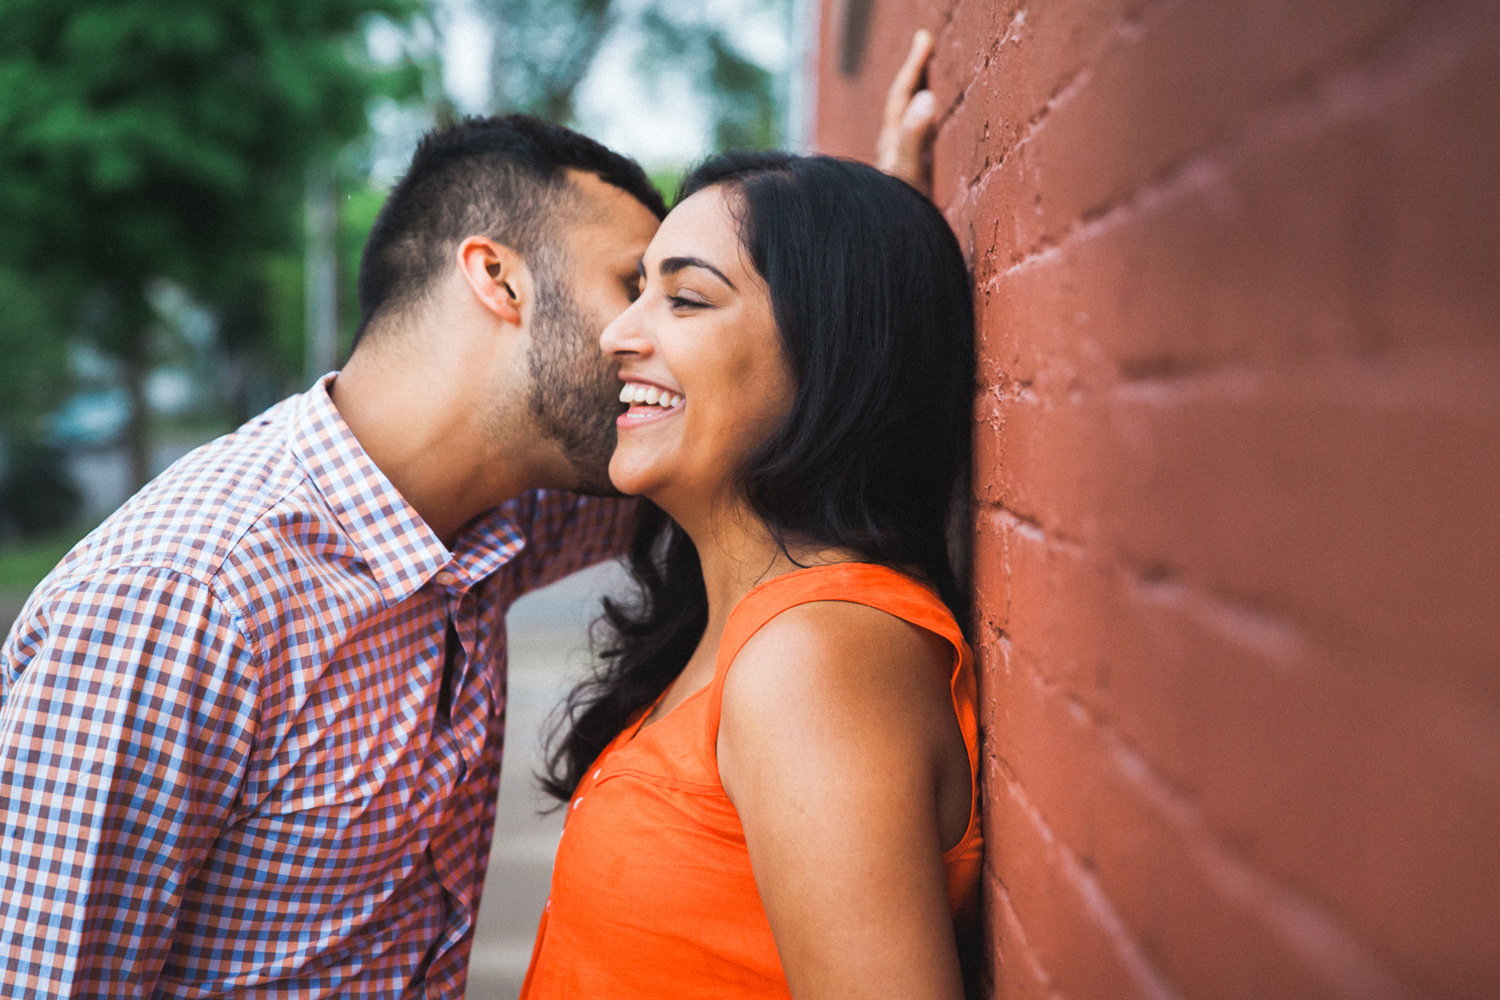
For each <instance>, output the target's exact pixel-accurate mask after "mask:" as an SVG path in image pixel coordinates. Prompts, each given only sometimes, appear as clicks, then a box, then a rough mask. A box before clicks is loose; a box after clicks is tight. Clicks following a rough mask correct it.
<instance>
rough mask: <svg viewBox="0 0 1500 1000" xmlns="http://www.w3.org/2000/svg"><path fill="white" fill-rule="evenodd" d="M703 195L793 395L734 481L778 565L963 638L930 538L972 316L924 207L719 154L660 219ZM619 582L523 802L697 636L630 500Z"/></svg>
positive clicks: (858, 177) (582, 759)
mask: <svg viewBox="0 0 1500 1000" xmlns="http://www.w3.org/2000/svg"><path fill="white" fill-rule="evenodd" d="M710 187H723V188H725V189H726V190H727V191H728V192H729V193H730V195H731V199H730V201H731V204H732V205H733V206H734V209H735V212H736V217H737V222H738V226H739V238H740V243H741V245H742V246H743V247H744V249H745V251H746V253H747V256H748V258H749V260H750V261H751V262H752V263H753V264H754V266H755V269H756V271H757V272H759V274H760V276H761V277H762V279H764V281H765V283H766V287H767V288H768V289H769V292H770V300H771V309H772V314H773V316H774V318H775V321H776V330H777V333H778V334H779V336H780V340H781V348H782V350H783V352H785V355H786V358H787V361H788V363H789V366H790V368H791V371H792V374H793V377H794V381H795V384H796V389H795V393H794V396H793V399H792V403H791V407H790V409H789V412H788V413H787V415H786V417H785V419H784V420H783V421H782V422H781V425H780V426H779V427H778V428H777V429H776V431H775V432H774V433H772V434H771V435H770V437H768V438H767V439H766V440H765V441H764V442H763V443H762V444H761V445H760V446H759V447H758V448H757V449H755V450H754V451H753V452H752V453H751V454H750V455H749V456H748V458H747V460H746V461H745V463H744V465H743V467H742V469H741V470H740V483H741V484H742V487H743V490H744V494H745V497H746V498H747V499H748V501H749V504H750V507H751V509H752V510H754V512H755V513H756V514H757V515H759V517H760V518H761V519H762V520H763V521H764V522H765V524H766V526H767V527H768V528H769V529H770V530H771V532H772V533H773V534H774V536H775V537H776V538H777V539H778V540H779V541H780V542H781V544H782V547H783V549H784V550H785V548H786V546H787V544H788V542H795V543H797V544H804V545H805V544H809V543H811V544H814V545H817V546H826V547H837V548H842V549H849V550H852V551H854V552H857V553H858V554H859V556H860V558H861V559H864V560H866V561H869V562H872V563H880V564H883V565H886V566H890V567H893V568H899V569H902V570H903V571H906V572H914V573H916V574H917V575H920V576H921V577H923V578H925V580H926V581H927V582H928V583H930V584H931V585H932V586H933V587H934V588H935V589H936V590H937V592H938V593H939V594H940V595H941V596H942V598H943V600H944V601H945V602H947V604H948V606H949V608H951V609H952V610H953V611H954V613H955V615H956V616H957V617H959V619H960V620H962V618H963V614H962V611H961V606H962V597H961V594H960V591H959V586H958V583H957V581H956V579H955V576H954V571H953V567H952V564H951V562H950V559H949V552H948V546H947V535H946V528H947V523H948V519H949V515H950V511H952V510H954V509H955V504H954V497H955V489H956V487H957V485H958V483H959V481H960V479H961V477H962V473H963V472H964V471H965V470H966V469H967V465H968V457H969V427H970V414H971V407H972V399H973V384H974V344H973V340H974V308H973V302H972V299H971V296H970V281H969V276H968V272H967V269H966V267H965V264H964V259H963V254H962V252H961V251H960V250H959V246H958V241H957V240H956V239H954V236H953V233H952V231H951V230H950V229H949V228H948V225H947V223H946V221H945V220H944V219H943V216H942V214H941V213H940V212H938V210H937V209H936V208H935V207H934V206H933V205H932V203H931V202H930V201H928V200H927V199H926V198H924V197H923V196H922V195H921V194H919V193H918V192H917V191H916V190H915V189H913V188H912V187H910V186H908V185H907V184H905V183H903V182H901V181H899V180H896V179H894V178H892V177H888V176H886V175H885V174H882V173H881V172H880V171H878V170H876V169H875V168H873V167H869V166H865V165H864V164H861V163H854V162H850V161H846V160H839V159H834V158H832V157H827V156H796V155H792V154H788V153H729V154H724V155H721V156H715V157H713V158H711V159H709V160H707V161H706V162H704V163H703V164H702V165H700V166H699V167H697V168H696V169H695V170H694V171H693V172H692V173H691V174H689V175H688V177H687V178H686V179H685V180H684V181H683V184H682V189H681V192H680V194H679V196H678V201H679V203H680V202H681V201H682V200H683V199H686V198H688V197H690V196H691V195H693V194H694V193H696V192H698V191H701V190H704V189H705V188H710ZM628 567H629V570H630V573H631V575H632V576H633V578H634V581H635V583H636V585H637V590H636V593H635V595H634V596H633V597H632V598H629V599H625V600H615V599H611V598H606V599H605V601H604V613H603V615H602V617H601V618H600V619H599V621H598V622H596V623H595V639H596V651H597V653H598V656H599V666H598V668H597V669H596V671H595V673H594V675H593V676H592V677H590V678H589V679H587V680H585V681H584V682H583V683H581V684H580V685H579V686H578V687H577V688H575V689H574V690H573V692H572V693H571V694H570V695H569V697H568V699H567V701H566V703H565V704H564V706H563V709H562V712H561V717H560V718H559V720H558V722H557V725H556V726H555V727H554V729H553V732H552V735H551V738H550V740H549V748H548V755H547V771H546V774H545V775H544V776H543V777H542V784H543V787H544V788H545V789H546V790H547V791H548V792H549V793H551V794H552V795H554V796H556V797H557V798H559V799H562V800H567V799H568V798H569V797H570V796H571V795H572V793H573V791H574V789H575V788H576V787H577V786H578V782H579V780H580V779H581V778H582V777H583V775H584V774H585V773H586V772H587V770H588V768H589V766H590V765H591V764H592V763H593V762H594V760H595V759H596V758H597V757H598V755H599V753H600V752H601V751H603V749H604V748H605V746H607V745H608V744H609V742H610V741H611V740H613V739H614V738H615V737H616V736H617V735H619V733H620V732H621V731H622V730H623V729H624V728H625V726H626V724H627V723H628V722H629V720H630V719H631V717H632V716H633V715H635V714H636V713H637V712H639V711H640V710H641V709H643V708H645V707H646V706H647V705H649V704H651V702H652V701H654V700H655V699H656V697H657V696H658V695H659V694H661V692H662V691H664V690H665V689H666V688H667V686H668V685H669V684H671V682H672V681H673V680H674V679H675V678H676V677H677V675H678V674H679V673H681V671H682V668H683V667H684V666H685V665H686V664H687V661H688V658H689V657H690V656H691V655H692V653H693V650H694V649H695V648H696V647H697V645H698V642H699V640H700V639H701V638H702V637H703V630H704V628H705V627H706V625H707V622H708V598H707V595H706V593H705V591H704V585H703V573H702V569H701V567H700V565H699V562H698V553H697V550H696V549H695V548H694V547H693V543H692V542H691V541H690V540H689V539H688V537H687V535H686V534H685V533H684V532H683V531H682V530H681V529H680V528H679V527H678V526H677V525H676V523H675V522H673V521H672V519H671V518H669V517H668V516H667V515H666V514H665V513H663V512H662V510H661V509H660V508H659V507H656V506H655V505H654V504H651V503H649V502H644V501H643V502H642V509H641V512H640V520H639V523H638V525H637V528H636V534H635V538H634V541H633V543H632V545H631V548H630V552H629V556H628Z"/></svg>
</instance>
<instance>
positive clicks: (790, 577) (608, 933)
mask: <svg viewBox="0 0 1500 1000" xmlns="http://www.w3.org/2000/svg"><path fill="white" fill-rule="evenodd" d="M813 601H847V602H850V603H854V604H864V605H868V606H870V607H872V608H878V609H880V610H882V611H885V612H887V613H888V614H891V615H894V616H896V617H898V618H901V619H904V620H905V621H908V622H911V623H912V624H914V625H917V626H919V627H921V628H924V629H927V630H928V631H930V632H933V633H936V634H937V635H940V636H942V637H943V638H945V639H947V640H948V641H949V642H950V643H952V644H953V677H952V682H951V689H952V693H953V709H954V712H955V713H956V714H957V716H958V722H959V727H960V728H961V729H962V731H963V737H964V743H965V744H966V745H967V747H968V751H969V773H970V775H971V780H972V776H974V775H977V774H978V753H979V744H978V726H977V720H976V716H975V689H974V669H973V656H972V654H971V652H970V650H969V647H968V645H967V644H966V643H965V642H964V639H963V635H962V633H961V632H960V631H959V628H958V625H957V623H956V622H955V621H954V620H953V616H952V615H951V614H950V613H949V611H948V609H947V607H946V606H945V605H944V604H943V602H942V601H941V600H939V598H938V596H937V595H936V593H934V592H933V591H932V590H931V589H929V588H928V587H926V586H924V585H923V584H921V583H918V582H917V581H916V580H913V579H912V578H910V577H908V576H905V575H903V574H901V573H897V572H895V571H894V570H890V569H886V568H885V567H883V566H875V565H871V564H868V563H838V564H835V565H831V566H817V567H811V568H808V569H803V570H795V571H793V572H791V573H787V574H784V575H782V576H779V577H776V578H774V579H772V580H768V581H767V582H765V583H763V584H761V585H760V586H759V587H756V588H755V589H754V590H752V591H750V592H749V593H748V594H746V595H745V597H744V598H743V599H742V600H741V601H740V602H739V604H737V605H736V606H735V608H734V610H733V612H732V613H731V614H730V617H729V621H728V623H727V624H726V626H725V628H724V638H723V641H722V642H721V643H720V646H719V655H718V660H717V663H716V664H715V669H714V676H713V679H712V680H711V681H710V682H709V683H708V684H707V685H706V686H705V687H703V688H700V689H699V690H698V691H696V692H694V693H693V694H691V695H689V696H688V697H687V698H686V699H685V700H684V701H683V702H681V703H680V704H679V705H678V706H677V707H676V708H674V709H673V710H672V711H670V712H668V713H667V714H666V715H664V716H662V717H661V718H659V719H657V720H656V721H655V722H653V723H652V724H651V725H649V726H646V727H644V728H642V723H643V721H644V719H645V716H646V715H647V714H649V710H647V711H643V712H641V713H640V716H639V717H638V718H636V719H635V720H634V721H633V722H632V723H631V725H629V726H627V727H626V728H625V731H624V732H622V733H621V734H620V735H619V736H617V737H616V738H615V740H614V742H612V743H611V744H610V745H609V746H608V747H606V748H605V750H604V752H603V753H601V754H600V755H599V759H598V760H597V761H595V762H594V765H593V766H592V767H590V768H589V771H588V774H587V775H585V777H584V779H583V781H582V782H580V783H579V785H578V789H577V791H576V792H574V795H573V801H572V802H571V803H570V804H569V807H568V820H567V824H566V828H565V829H564V831H563V835H562V840H561V842H560V843H559V845H558V850H557V860H556V863H555V864H554V867H553V871H552V895H551V898H550V899H549V900H548V902H547V908H546V912H544V913H543V914H542V921H541V926H540V927H539V928H538V929H537V938H536V944H535V946H534V947H533V949H532V954H531V966H530V968H529V969H528V970H527V973H526V982H525V985H524V986H523V987H522V988H521V998H522V1000H558V998H575V997H576V998H589V1000H604V998H608V1000H636V998H640V1000H648V998H649V1000H660V998H662V997H673V998H692V997H705V998H707V997H714V998H730V997H752V996H753V997H789V996H790V993H789V992H788V990H787V983H786V975H785V974H784V973H783V972H782V968H781V960H780V959H779V957H778V956H777V953H776V942H775V941H774V940H773V939H772V936H771V927H770V924H769V923H768V922H767V920H766V915H765V911H764V909H763V908H762V906H761V901H760V895H759V893H758V892H757V891H756V888H755V879H754V876H753V875H752V874H751V871H750V855H749V852H748V851H747V850H746V848H745V835H744V831H743V830H742V829H741V827H740V820H739V815H738V814H737V813H736V812H735V809H734V805H733V804H732V803H731V802H730V801H729V798H728V797H727V796H726V795H725V793H724V788H723V786H722V785H721V784H720V783H719V771H718V763H717V758H716V750H715V747H716V744H717V740H718V733H719V712H720V705H721V700H722V697H723V691H724V678H725V677H726V676H727V674H728V671H729V667H730V665H731V664H732V663H733V662H734V658H735V655H736V654H737V653H738V652H739V651H740V648H741V647H742V646H743V645H744V644H745V642H746V641H747V640H748V639H749V638H750V637H751V636H752V635H754V634H755V633H756V632H757V631H758V630H759V629H760V628H761V626H763V625H765V624H766V622H768V621H770V620H771V619H772V618H774V617H775V616H776V615H778V614H780V613H781V612H783V611H785V610H786V609H787V608H791V607H795V606H796V605H799V604H807V603H810V602H813ZM981 852H982V844H981V842H980V836H979V811H978V795H977V788H976V790H975V793H974V794H973V795H972V797H971V804H970V810H969V825H968V829H967V830H966V831H965V832H964V835H963V838H962V839H961V840H960V841H959V842H958V843H957V844H955V845H954V846H953V847H952V848H951V849H950V850H948V851H946V852H944V854H943V868H944V872H945V874H946V877H947V886H948V902H949V906H950V907H951V909H952V912H953V916H954V920H955V922H956V923H957V924H960V925H963V924H966V923H968V922H970V921H972V920H973V917H974V910H975V902H976V898H977V891H978V885H979V868H980V858H981Z"/></svg>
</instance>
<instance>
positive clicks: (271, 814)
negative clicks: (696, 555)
mask: <svg viewBox="0 0 1500 1000" xmlns="http://www.w3.org/2000/svg"><path fill="white" fill-rule="evenodd" d="M331 379H332V376H329V377H327V378H325V379H324V380H323V381H322V382H320V383H319V384H318V385H316V386H314V387H313V388H312V389H311V390H309V391H308V392H306V393H304V394H302V395H300V396H295V397H293V398H291V399H289V400H286V401H285V402H283V403H280V404H278V405H277V406H275V407H273V408H272V409H270V410H268V411H267V412H266V413H265V414H263V415H262V416H260V417H258V418H256V419H255V420H252V421H251V422H250V423H248V424H246V425H245V426H244V427H242V428H240V429H239V430H238V431H237V432H235V433H233V434H230V435H228V436H226V437H223V438H220V439H219V440H217V441H215V442H213V443H211V444H208V445H205V446H204V447H202V448H200V449H198V450H197V451H195V452H193V453H192V454H190V455H188V456H187V457H186V458H184V459H182V460H181V461H180V462H178V463H176V464H175V465H174V466H172V468H171V469H169V470H167V472H165V473H164V474H163V475H162V476H161V477H160V478H158V479H157V480H156V481H155V482H153V483H152V484H151V485H149V486H148V487H146V488H145V489H144V490H142V491H141V492H140V493H139V494H137V495H136V496H135V497H134V498H133V499H132V500H131V501H130V502H129V503H127V504H126V505H125V506H124V507H122V508H121V509H120V510H119V511H118V512H117V513H116V514H115V515H114V516H112V517H111V518H110V519H109V520H108V521H106V522H105V523H104V524H103V525H102V526H101V527H99V528H98V529H97V530H96V531H94V532H93V533H92V534H91V535H89V537H88V538H86V539H85V540H84V541H83V542H81V543H80V544H79V545H78V547H77V548H75V549H74V550H73V551H72V552H71V553H70V554H69V555H68V556H67V558H66V559H64V560H63V562H62V563H61V564H60V565H59V566H58V567H57V568H56V569H55V570H54V571H53V572H52V574H51V575H50V576H48V577H47V579H46V580H44V581H43V582H42V584H41V585H40V586H39V587H38V588H37V590H36V592H35V593H34V594H33V595H32V596H31V599H30V601H29V602H28V603H27V605H26V608H25V610H24V611H23V612H22V614H21V618H20V620H19V621H17V622H16V624H15V626H14V627H13V628H12V630H11V633H10V636H9V638H8V639H7V640H6V642H5V645H4V647H3V650H0V995H3V996H6V997H13V996H37V997H60V996H107V997H145V996H157V997H208V996H226V995H227V996H235V997H273V996H274V997H298V998H303V997H331V996H340V997H344V996H358V997H424V996H425V997H428V998H437V997H443V998H458V997H461V996H462V995H463V991H464V980H465V973H466V967H467V964H468V953H469V945H470V942H471V939H472V934H473V927H474V917H475V914H476V912H477V910H478V907H479V897H480V890H481V887H482V885H483V882H484V873H485V866H486V863H487V861H488V855H489V843H490V837H491V833H492V831H493V828H494V818H495V800H496V792H497V789H498V785H499V780H500V756H501V741H502V736H503V733H504V718H505V619H504V616H505V611H506V608H507V607H508V606H509V605H510V603H511V602H512V601H513V600H514V599H515V598H516V597H517V596H519V595H520V594H522V593H524V592H526V591H528V590H531V589H534V588H536V587H540V586H542V585H544V584H546V583H548V582H550V581H552V580H555V579H557V578H559V577H562V576H564V575H566V574H567V573H570V572H572V571H573V570H576V569H579V568H581V567H583V566H586V565H588V564H590V563H594V562H597V561H600V560H602V559H605V558H608V557H610V556H612V555H615V554H618V553H619V552H620V551H622V550H623V548H624V546H625V540H626V536H627V534H628V531H629V522H630V520H631V517H630V512H631V509H632V505H631V504H630V503H629V502H626V501H618V500H598V499H588V498H582V497H577V496H574V495H571V494H566V493H557V492H545V491H544V492H537V493H531V494H526V495H524V496H522V497H520V498H519V499H517V500H515V501H513V502H511V503H508V504H505V505H504V506H502V507H500V508H497V509H496V510H494V511H491V512H490V513H489V514H487V515H485V516H484V517H482V518H480V519H479V520H478V521H476V522H475V523H473V524H471V525H470V526H469V527H468V528H467V529H466V530H465V531H464V533H463V535H462V537H460V538H459V540H458V541H457V543H456V544H455V547H454V550H453V551H451V552H450V551H449V550H448V549H447V548H446V547H445V546H444V545H443V544H442V543H441V542H440V541H439V540H438V538H437V537H436V536H435V535H434V534H433V533H432V531H431V530H430V529H429V528H428V527H427V526H426V524H424V523H423V521H422V520H421V519H420V517H418V515H417V513H416V512H415V511H414V510H413V509H412V508H411V507H410V506H409V505H408V504H407V503H406V501H405V500H404V499H402V497H401V495H400V494H399V493H398V492H397V491H396V489H395V487H393V486H392V485H391V483H390V481H389V480H388V479H386V477H385V476H384V475H382V474H381V472H380V470H379V469H377V468H376V467H375V465H374V464H373V463H372V462H371V461H370V459H369V457H368V456H367V455H366V454H365V452H364V451H363V449H361V448H360V446H359V444H358V442H357V441H356V440H355V439H354V437H353V435H352V434H351V433H350V432H349V429H348V427H347V426H346V425H345V424H344V422H343V420H342V419H340V417H339V415H338V412H337V411H336V410H335V409H334V407H333V404H332V401H331V400H330V399H329V396H328V391H327V386H328V384H329V382H330V381H331Z"/></svg>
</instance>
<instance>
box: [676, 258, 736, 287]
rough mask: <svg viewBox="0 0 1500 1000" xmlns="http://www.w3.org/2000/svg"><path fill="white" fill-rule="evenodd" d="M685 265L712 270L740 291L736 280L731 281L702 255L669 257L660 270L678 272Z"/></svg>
mask: <svg viewBox="0 0 1500 1000" xmlns="http://www.w3.org/2000/svg"><path fill="white" fill-rule="evenodd" d="M685 267H701V268H703V270H705V271H710V272H712V273H713V274H714V275H715V276H717V277H718V279H719V280H720V281H722V282H724V284H726V285H728V286H729V287H730V288H734V290H735V291H739V289H738V288H735V287H734V282H732V281H730V280H729V279H728V278H727V277H725V276H724V272H723V271H721V270H719V269H718V268H717V267H714V266H713V265H712V264H710V263H709V262H708V261H706V260H704V259H702V258H701V257H668V258H666V259H665V260H663V261H662V262H661V266H660V267H659V268H658V270H660V271H661V273H662V274H676V273H677V272H678V271H681V270H682V269H683V268H685Z"/></svg>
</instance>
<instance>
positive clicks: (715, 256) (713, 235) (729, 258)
mask: <svg viewBox="0 0 1500 1000" xmlns="http://www.w3.org/2000/svg"><path fill="white" fill-rule="evenodd" d="M669 257H701V258H703V259H704V260H707V261H709V262H711V263H712V264H713V265H714V266H715V267H718V268H719V269H720V270H723V271H725V272H726V273H730V272H729V269H730V268H734V269H736V270H739V271H742V272H743V271H744V270H745V269H746V268H747V267H748V262H746V261H744V260H743V259H742V258H743V254H742V252H741V247H740V236H739V224H738V223H737V222H736V220H735V217H734V213H733V211H732V209H731V205H730V200H729V198H728V196H727V194H726V192H725V191H724V189H723V188H721V187H710V188H704V189H703V190H702V191H697V192H694V193H693V194H692V195H691V196H689V197H688V198H686V199H685V200H683V201H682V202H681V203H679V204H678V205H677V207H676V208H674V209H672V211H671V212H669V213H667V217H666V218H665V219H664V220H662V224H661V228H660V229H658V230H657V231H656V237H655V238H654V239H653V240H652V241H651V246H650V248H649V249H648V250H647V251H646V261H645V263H646V268H647V270H649V271H654V270H655V269H656V267H657V266H658V265H659V264H660V262H661V261H662V260H664V259H666V258H669Z"/></svg>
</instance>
